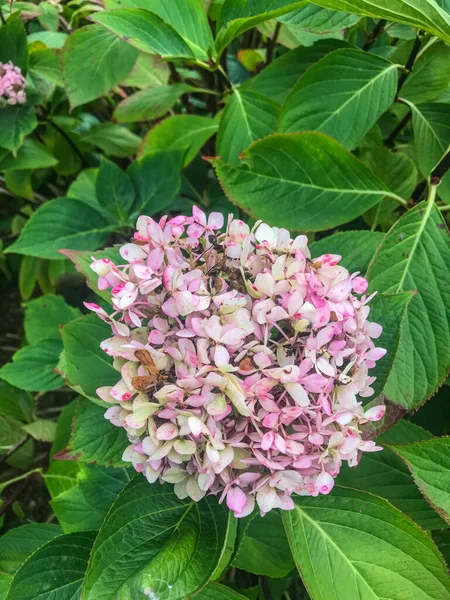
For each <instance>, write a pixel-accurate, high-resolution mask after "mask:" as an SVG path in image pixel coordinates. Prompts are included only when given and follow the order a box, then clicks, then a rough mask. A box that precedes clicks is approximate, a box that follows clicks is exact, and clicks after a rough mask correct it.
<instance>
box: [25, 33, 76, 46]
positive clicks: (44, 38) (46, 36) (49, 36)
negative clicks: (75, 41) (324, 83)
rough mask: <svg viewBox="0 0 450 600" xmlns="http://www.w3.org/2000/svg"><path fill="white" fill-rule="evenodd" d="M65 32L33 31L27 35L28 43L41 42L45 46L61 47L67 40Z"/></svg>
mask: <svg viewBox="0 0 450 600" xmlns="http://www.w3.org/2000/svg"><path fill="white" fill-rule="evenodd" d="M67 38H68V35H67V33H63V32H61V31H35V32H34V33H30V35H29V36H28V44H32V43H33V42H42V43H43V44H45V45H46V46H47V48H56V49H58V50H59V49H61V48H62V47H63V46H64V43H65V41H66V40H67Z"/></svg>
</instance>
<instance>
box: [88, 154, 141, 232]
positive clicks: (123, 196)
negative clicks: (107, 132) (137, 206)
mask: <svg viewBox="0 0 450 600" xmlns="http://www.w3.org/2000/svg"><path fill="white" fill-rule="evenodd" d="M95 190H96V196H97V199H98V203H99V205H100V206H101V207H102V208H103V209H104V210H106V211H107V212H108V213H109V214H110V215H111V216H112V217H113V218H114V219H115V220H116V221H117V222H118V223H120V224H124V223H126V222H127V220H128V213H129V212H130V208H131V207H132V205H133V202H134V188H133V184H132V182H131V179H130V178H129V176H128V175H127V174H126V173H124V171H122V169H121V168H120V167H119V166H117V165H116V164H115V163H113V162H111V161H109V160H106V159H103V160H102V163H101V166H100V170H99V172H98V175H97V179H96V182H95Z"/></svg>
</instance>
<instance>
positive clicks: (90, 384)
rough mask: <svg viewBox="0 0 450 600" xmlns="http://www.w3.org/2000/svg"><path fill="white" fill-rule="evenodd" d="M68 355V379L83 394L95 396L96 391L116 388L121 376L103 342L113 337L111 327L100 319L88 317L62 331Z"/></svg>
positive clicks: (65, 351) (68, 324) (94, 316)
mask: <svg viewBox="0 0 450 600" xmlns="http://www.w3.org/2000/svg"><path fill="white" fill-rule="evenodd" d="M61 335H62V339H63V343H64V353H65V355H66V361H67V365H66V375H67V379H68V381H69V383H70V384H71V385H76V386H80V387H81V389H82V391H83V393H84V394H86V395H88V396H95V395H96V394H95V390H96V389H97V388H99V387H102V386H105V385H115V384H116V383H117V380H118V376H117V375H118V373H117V371H116V370H115V369H114V367H113V366H112V360H111V357H109V356H108V355H107V354H106V353H105V352H103V350H102V349H101V348H100V342H102V341H103V340H105V339H107V338H109V337H111V336H112V333H111V328H110V327H109V325H107V324H106V323H104V322H103V321H101V320H100V319H99V318H98V317H97V315H92V314H91V315H87V316H85V317H80V318H79V319H75V321H71V322H70V323H67V325H65V326H64V327H62V329H61Z"/></svg>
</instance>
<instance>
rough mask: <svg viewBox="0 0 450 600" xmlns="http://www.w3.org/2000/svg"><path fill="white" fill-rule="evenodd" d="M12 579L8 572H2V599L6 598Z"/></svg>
mask: <svg viewBox="0 0 450 600" xmlns="http://www.w3.org/2000/svg"><path fill="white" fill-rule="evenodd" d="M11 581H12V575H8V573H0V600H5V599H6V596H7V595H8V590H9V586H10V585H11Z"/></svg>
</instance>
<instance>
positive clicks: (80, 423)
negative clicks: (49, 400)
mask: <svg viewBox="0 0 450 600" xmlns="http://www.w3.org/2000/svg"><path fill="white" fill-rule="evenodd" d="M116 378H117V377H116ZM104 414H105V409H104V408H102V407H101V406H97V405H95V404H93V403H92V402H89V400H85V399H80V400H79V401H78V405H77V410H76V413H75V416H74V419H73V428H72V435H71V437H70V440H69V444H68V451H69V453H70V454H71V455H72V456H74V457H76V458H78V459H79V460H82V461H83V462H86V463H95V464H97V465H102V466H105V467H108V466H112V467H124V466H125V465H126V463H124V462H123V461H122V454H123V452H124V450H125V448H126V447H127V446H128V438H127V435H126V433H125V430H124V429H123V428H122V427H116V426H115V425H112V424H111V423H110V422H109V421H108V420H106V419H105V417H104Z"/></svg>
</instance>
